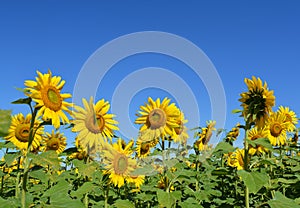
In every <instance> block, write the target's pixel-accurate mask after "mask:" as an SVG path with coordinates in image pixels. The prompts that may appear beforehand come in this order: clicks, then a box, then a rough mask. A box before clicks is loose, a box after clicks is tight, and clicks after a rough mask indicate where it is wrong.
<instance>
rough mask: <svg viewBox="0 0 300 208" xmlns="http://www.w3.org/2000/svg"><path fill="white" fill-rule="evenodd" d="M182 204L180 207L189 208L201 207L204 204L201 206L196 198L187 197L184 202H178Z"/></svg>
mask: <svg viewBox="0 0 300 208" xmlns="http://www.w3.org/2000/svg"><path fill="white" fill-rule="evenodd" d="M178 204H179V205H180V207H188V208H201V207H203V206H201V205H200V204H199V203H198V202H197V200H195V199H194V198H191V197H189V198H187V199H186V200H185V201H183V202H179V203H178Z"/></svg>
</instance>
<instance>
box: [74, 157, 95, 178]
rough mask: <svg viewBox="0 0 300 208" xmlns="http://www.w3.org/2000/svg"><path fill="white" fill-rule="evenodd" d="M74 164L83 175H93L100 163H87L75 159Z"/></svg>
mask: <svg viewBox="0 0 300 208" xmlns="http://www.w3.org/2000/svg"><path fill="white" fill-rule="evenodd" d="M73 164H74V165H75V167H76V168H78V172H79V174H81V175H82V176H84V177H85V176H87V177H92V175H93V174H94V172H95V171H96V169H97V167H98V164H97V163H95V162H90V163H87V164H85V163H84V161H83V160H77V159H76V160H73Z"/></svg>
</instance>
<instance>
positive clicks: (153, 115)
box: [148, 108, 166, 129]
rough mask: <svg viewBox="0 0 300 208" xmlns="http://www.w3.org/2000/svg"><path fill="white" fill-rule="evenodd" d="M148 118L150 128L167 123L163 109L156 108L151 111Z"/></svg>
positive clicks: (156, 127)
mask: <svg viewBox="0 0 300 208" xmlns="http://www.w3.org/2000/svg"><path fill="white" fill-rule="evenodd" d="M148 119H149V122H150V128H151V129H158V128H160V127H162V126H164V125H165V124H166V113H165V112H164V111H163V110H161V109H159V108H156V109H153V110H152V111H151V112H150V114H149V116H148Z"/></svg>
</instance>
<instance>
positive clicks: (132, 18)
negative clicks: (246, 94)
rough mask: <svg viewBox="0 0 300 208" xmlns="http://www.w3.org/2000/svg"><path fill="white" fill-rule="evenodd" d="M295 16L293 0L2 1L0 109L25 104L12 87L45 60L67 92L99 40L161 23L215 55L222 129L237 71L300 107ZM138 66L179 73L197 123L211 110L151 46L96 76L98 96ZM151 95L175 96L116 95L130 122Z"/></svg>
mask: <svg viewBox="0 0 300 208" xmlns="http://www.w3.org/2000/svg"><path fill="white" fill-rule="evenodd" d="M181 2H182V1H181ZM299 22H300V2H299V1H296V0H290V1H283V0H282V1H258V0H256V1H251V2H250V1H248V2H246V1H196V0H195V1H189V2H185V3H183V2H182V3H179V1H178V2H175V1H163V2H162V1H126V2H125V1H74V0H72V1H1V2H0V69H1V73H2V80H1V82H0V89H1V99H0V108H1V109H13V113H18V112H23V113H25V112H27V109H26V107H24V106H13V105H11V104H10V102H11V101H13V100H16V99H18V98H20V97H23V95H22V93H21V92H19V91H17V90H15V89H14V87H24V85H23V83H24V80H27V79H34V77H35V76H36V72H35V71H36V70H37V69H39V70H40V71H42V72H47V69H48V68H50V69H51V70H52V72H53V74H56V75H60V76H62V78H63V79H65V80H66V85H65V88H64V90H63V91H64V92H70V93H72V92H73V88H74V85H75V82H76V79H77V77H78V74H79V72H80V70H81V68H82V67H83V65H84V63H85V62H86V61H87V59H88V58H89V57H90V56H91V55H92V54H93V53H94V52H95V51H96V50H97V49H98V48H100V47H101V46H102V45H104V44H105V43H107V42H109V41H112V40H114V39H115V38H118V37H120V36H123V35H126V34H130V33H134V32H142V31H162V32H167V33H172V34H175V35H178V36H181V37H183V38H185V39H187V40H189V41H190V42H192V43H194V44H195V45H196V46H197V47H199V48H200V49H202V50H203V52H204V53H205V54H206V55H207V56H208V58H209V59H210V60H211V62H212V63H213V64H214V66H215V68H216V70H217V72H218V73H219V76H220V78H221V80H222V84H223V86H224V89H225V95H226V102H227V103H226V109H227V120H226V125H225V128H227V129H230V128H231V127H232V126H233V125H234V124H235V123H236V122H237V121H241V119H239V118H238V116H237V115H232V114H231V110H232V109H236V108H239V102H238V101H237V100H238V98H239V94H240V93H241V92H242V91H243V90H245V89H246V87H245V84H244V82H243V79H244V77H251V76H252V75H255V76H259V77H261V78H262V79H263V80H266V81H267V82H268V85H269V88H270V89H273V90H274V91H275V96H276V106H279V105H287V106H290V107H291V108H292V109H293V110H294V111H295V112H296V113H297V114H299V113H300V105H299V102H300V99H299V96H298V82H299V76H298V75H299V72H298V71H299V69H300V62H299V60H300V53H299V48H300V24H299ZM145 67H160V68H165V69H167V70H170V71H173V72H175V73H177V74H178V76H180V77H182V78H183V79H184V80H185V81H186V82H187V83H188V85H189V87H190V88H192V90H193V92H195V94H196V97H197V102H198V104H199V106H200V108H201V109H200V110H199V111H200V115H201V121H200V124H201V125H205V121H206V120H209V119H211V114H210V113H209V112H210V110H211V109H210V101H209V95H208V92H207V91H206V88H205V86H204V85H203V83H202V82H201V80H199V79H195V77H194V76H193V75H192V74H191V73H190V71H189V69H188V67H187V66H185V65H184V64H182V63H180V62H178V61H177V60H176V59H174V58H172V57H166V56H163V55H159V54H139V55H135V56H132V57H127V58H125V59H124V60H121V61H120V62H119V63H117V64H116V65H115V66H114V67H112V69H111V70H110V71H109V73H108V74H107V76H106V78H104V79H103V83H101V86H99V89H98V91H97V99H99V98H105V99H108V100H110V99H111V98H112V94H113V93H114V89H115V87H116V86H117V85H118V83H119V82H120V81H122V80H124V79H125V78H126V76H127V75H128V74H130V73H131V72H133V71H135V70H138V69H141V68H145ZM174 84H175V85H176V83H174ZM197 93H198V94H197ZM149 95H150V96H153V97H155V96H156V95H157V96H159V97H163V96H164V95H168V96H170V97H172V96H176V95H171V94H170V93H169V92H166V91H163V90H159V89H156V90H155V89H143V90H142V91H140V92H138V93H137V94H136V96H135V97H134V98H133V99H132V101H131V103H129V104H128V103H125V104H124V106H125V107H126V106H127V107H128V108H129V113H130V115H129V117H130V118H131V120H132V121H133V120H134V119H135V116H134V113H135V111H136V110H137V107H138V106H139V105H141V104H143V103H144V102H146V100H145V99H146V98H147V97H148V96H149ZM274 109H276V108H274ZM187 119H189V118H187Z"/></svg>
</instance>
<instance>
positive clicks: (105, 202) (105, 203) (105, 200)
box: [104, 184, 109, 208]
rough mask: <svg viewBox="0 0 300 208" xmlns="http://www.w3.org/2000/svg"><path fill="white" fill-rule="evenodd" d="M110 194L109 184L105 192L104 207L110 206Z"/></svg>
mask: <svg viewBox="0 0 300 208" xmlns="http://www.w3.org/2000/svg"><path fill="white" fill-rule="evenodd" d="M108 194H109V184H108V185H107V187H106V190H105V194H104V207H105V208H108Z"/></svg>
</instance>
